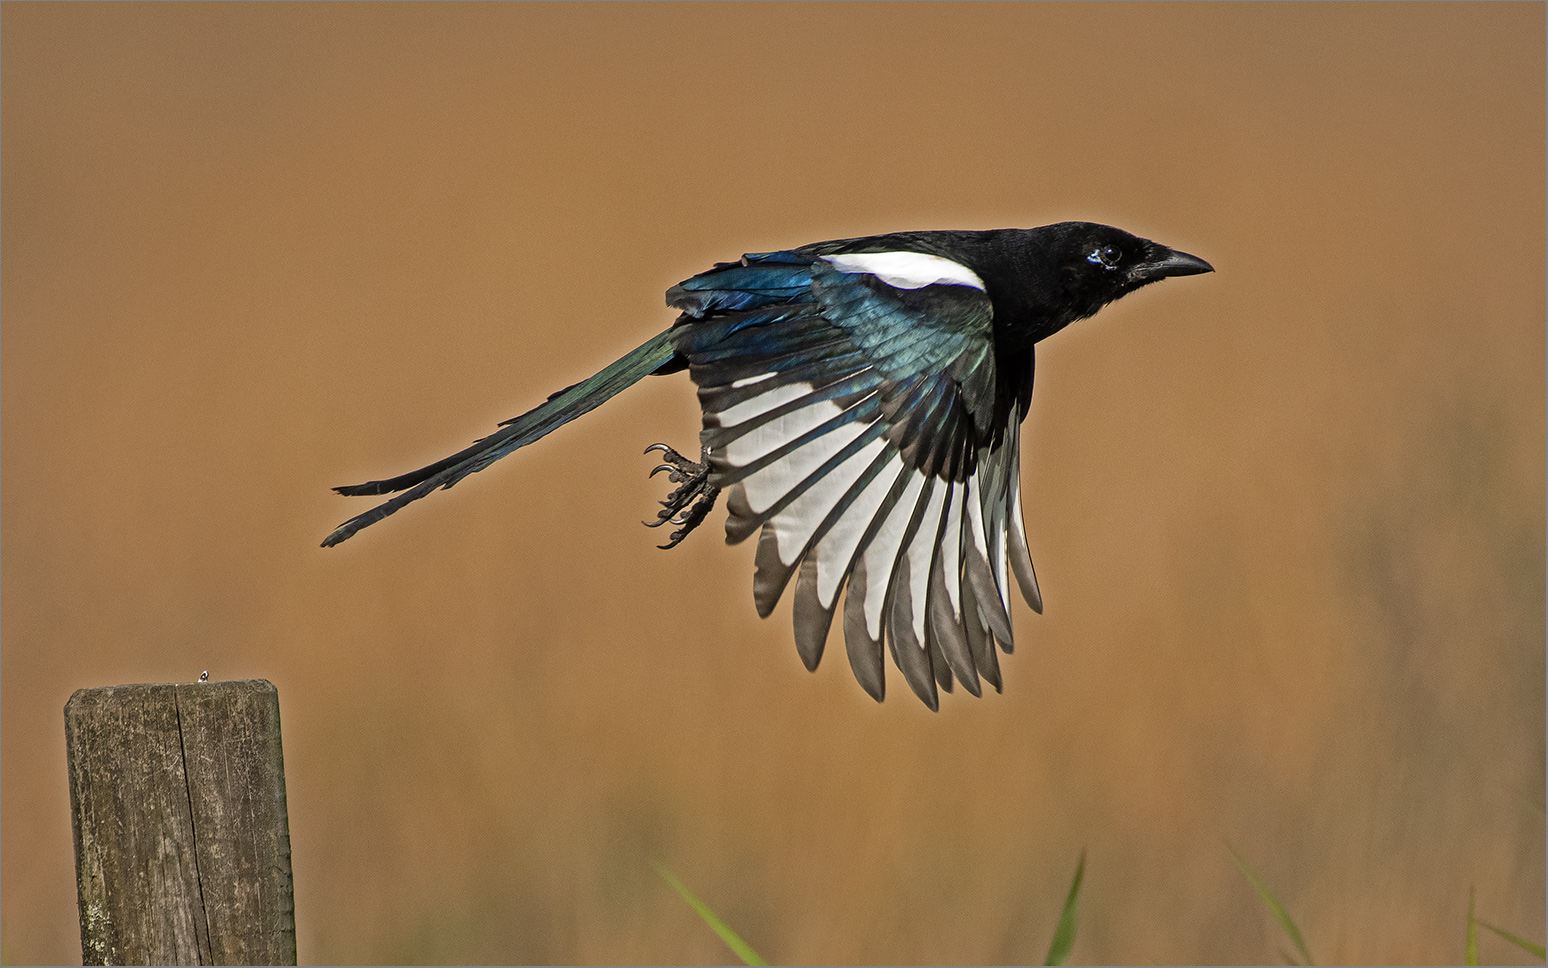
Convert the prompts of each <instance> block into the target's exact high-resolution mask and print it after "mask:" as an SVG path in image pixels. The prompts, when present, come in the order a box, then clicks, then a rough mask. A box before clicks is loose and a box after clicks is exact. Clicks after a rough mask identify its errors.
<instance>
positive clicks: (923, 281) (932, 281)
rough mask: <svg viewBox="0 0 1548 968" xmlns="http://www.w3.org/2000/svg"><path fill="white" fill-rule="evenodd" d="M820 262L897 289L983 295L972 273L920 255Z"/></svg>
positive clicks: (835, 258) (955, 264)
mask: <svg viewBox="0 0 1548 968" xmlns="http://www.w3.org/2000/svg"><path fill="white" fill-rule="evenodd" d="M823 261H824V262H826V263H828V264H829V265H831V266H832V267H833V268H835V269H837V270H838V271H840V272H851V273H853V272H868V273H870V274H871V275H873V276H875V277H877V278H878V279H880V280H881V281H882V282H885V283H886V284H887V285H889V286H893V287H896V288H898V289H922V288H924V287H925V286H971V287H973V288H974V289H977V290H979V291H980V292H985V291H987V290H985V289H984V281H983V280H982V279H980V278H978V273H976V272H974V271H973V270H972V269H969V268H968V267H967V266H965V265H963V264H962V263H960V262H953V261H951V260H950V259H946V258H942V257H941V256H938V255H926V254H925V253H923V252H856V253H852V254H847V255H827V256H823Z"/></svg>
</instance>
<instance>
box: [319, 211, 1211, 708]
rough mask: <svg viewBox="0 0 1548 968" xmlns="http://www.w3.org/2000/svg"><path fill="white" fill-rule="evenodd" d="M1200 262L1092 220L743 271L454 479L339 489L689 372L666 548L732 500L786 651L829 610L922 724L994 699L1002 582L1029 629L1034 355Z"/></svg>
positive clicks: (719, 271) (763, 604)
mask: <svg viewBox="0 0 1548 968" xmlns="http://www.w3.org/2000/svg"><path fill="white" fill-rule="evenodd" d="M1209 271H1211V267H1210V266H1209V264H1208V263H1206V262H1204V261H1203V260H1202V259H1199V258H1197V257H1195V256H1191V255H1187V254H1185V253H1181V252H1176V251H1174V250H1172V249H1169V248H1167V247H1166V246H1163V245H1159V244H1157V243H1154V242H1150V241H1148V240H1145V239H1141V238H1137V237H1136V236H1133V235H1130V234H1128V233H1126V232H1123V231H1121V230H1119V229H1115V228H1112V227H1110V226H1105V225H1096V224H1093V223H1089V222H1061V223H1058V224H1055V225H1046V226H1042V227H1040V228H1035V229H1000V230H994V231H988V232H963V231H942V232H902V233H894V234H890V235H879V236H870V237H866V238H858V239H841V240H836V241H832V242H819V243H815V244H813V245H807V246H803V247H801V248H798V249H791V250H786V251H780V252H765V253H754V254H749V255H746V256H743V257H742V258H741V259H740V260H739V261H736V262H727V263H720V264H718V265H716V266H715V267H714V268H712V269H710V270H709V271H707V272H703V273H700V274H699V275H696V276H694V277H692V278H690V279H687V280H684V281H683V282H681V283H679V284H678V285H676V286H673V287H672V288H671V289H670V290H668V292H667V303H668V305H670V306H672V307H673V308H675V309H677V310H679V311H680V313H681V315H679V316H678V318H677V321H676V322H675V323H674V324H673V325H672V327H671V328H670V329H668V330H667V331H666V332H664V333H661V334H658V335H657V336H655V337H653V338H652V339H651V340H649V341H647V342H646V343H645V344H643V345H642V346H640V347H639V348H637V349H636V350H634V351H633V352H631V353H629V354H628V355H626V356H625V357H623V358H622V359H620V360H619V361H618V362H616V363H614V364H612V365H611V366H609V367H607V368H605V369H604V370H602V371H601V372H600V373H598V374H596V375H595V376H593V377H591V378H589V379H587V380H583V381H581V382H580V383H577V384H575V385H574V386H571V387H568V388H566V389H565V390H562V391H560V392H558V393H556V394H554V395H553V396H552V397H550V398H549V400H548V401H547V402H546V403H544V404H542V405H541V406H539V407H537V408H535V409H533V410H531V411H529V412H528V413H525V414H523V415H521V416H520V417H516V418H514V419H512V420H510V421H507V422H506V423H505V424H503V425H502V427H501V429H500V430H498V431H496V432H495V433H494V434H491V435H490V436H489V437H486V438H484V439H483V440H480V441H478V442H477V443H475V444H473V445H472V446H471V447H468V448H466V449H465V450H462V451H460V452H458V453H456V454H453V455H452V456H451V457H448V458H446V459H445V460H441V461H437V462H436V463H434V464H431V465H429V466H428V467H425V468H421V469H420V470H418V471H414V472H411V473H409V474H404V475H401V476H399V477H395V478H391V479H388V480H383V481H373V482H369V483H366V484H360V485H354V486H350V487H340V488H337V490H338V491H339V492H340V493H341V494H346V495H375V494H389V493H393V492H402V493H400V494H398V496H396V497H394V498H393V499H392V500H390V501H387V502H386V503H384V504H382V505H379V506H378V507H376V508H373V509H371V510H370V511H367V512H365V513H364V514H361V515H359V516H357V517H355V518H352V519H350V520H349V521H347V522H345V523H344V524H343V525H341V526H340V527H339V528H338V529H337V530H335V531H334V532H333V533H332V534H330V535H329V536H328V537H327V539H325V540H324V542H323V544H324V546H330V545H334V544H337V543H338V542H340V541H343V540H344V539H346V538H348V537H349V536H350V535H352V534H354V533H355V532H356V531H358V530H359V529H360V528H363V527H365V526H366V525H369V524H372V523H374V522H376V521H379V520H381V519H382V518H384V517H386V516H387V515H389V514H392V513H394V512H395V511H397V510H398V509H399V508H400V507H402V506H403V505H405V504H407V503H409V502H410V501H413V500H416V499H418V498H420V497H423V496H424V495H425V494H428V493H430V492H431V491H433V490H435V489H437V488H441V487H450V486H452V485H453V484H455V483H456V482H457V481H459V480H461V479H462V478H463V477H466V476H467V475H468V474H471V473H473V472H474V471H478V470H482V469H483V468H484V467H487V466H488V465H489V464H491V463H493V462H494V461H495V460H498V459H499V458H500V457H503V456H505V455H506V454H508V453H510V452H511V451H513V450H516V449H518V448H520V447H523V446H526V445H527V444H530V443H532V442H533V441H535V440H537V439H538V438H540V437H542V436H544V435H545V434H547V433H549V432H550V431H552V430H554V429H556V428H557V427H560V426H562V425H563V424H565V423H568V422H569V421H570V420H573V419H575V418H576V417H578V416H580V415H581V414H584V413H586V412H588V411H590V410H591V409H593V408H595V407H596V406H598V405H600V404H601V403H603V402H604V401H606V400H607V399H609V398H610V397H612V396H613V395H615V394H617V393H618V392H620V391H621V390H623V389H625V388H626V387H628V386H630V385H632V384H633V383H635V382H636V381H638V380H639V379H641V378H643V377H645V376H647V375H649V374H652V373H655V374H665V373H672V372H677V371H679V370H682V369H687V370H688V372H689V375H690V377H691V378H692V380H693V382H694V383H695V384H697V386H698V392H699V402H700V405H701V408H702V410H703V413H704V430H703V432H702V434H701V438H700V445H701V450H702V458H701V460H699V461H693V460H691V459H689V458H686V457H683V456H682V455H680V454H678V453H677V452H676V451H674V450H672V449H671V448H669V447H666V446H665V445H662V444H657V445H652V447H651V448H649V449H650V450H660V451H662V453H663V455H664V457H665V463H663V464H662V465H661V466H660V467H658V468H657V470H658V471H659V470H666V471H668V472H669V474H670V479H671V481H672V482H673V483H675V484H677V485H678V487H677V488H676V489H675V490H674V491H673V492H672V494H671V495H669V496H668V498H667V500H666V501H665V502H663V506H664V510H663V511H661V512H660V514H659V516H658V520H657V521H656V522H654V524H656V525H661V524H667V523H671V524H674V525H676V526H677V530H676V531H674V532H673V534H672V536H671V539H670V540H669V542H668V544H667V545H666V546H665V547H673V546H675V545H676V544H677V543H678V542H680V541H681V540H682V539H683V538H684V537H686V536H687V534H688V533H690V532H691V531H693V529H694V528H696V527H697V526H698V524H699V523H701V522H702V521H703V520H704V518H705V516H706V515H707V514H708V513H709V511H710V510H711V509H712V507H713V506H714V504H715V501H716V498H717V497H718V495H719V493H720V492H721V491H722V490H724V491H726V493H727V500H726V506H727V510H728V518H727V522H726V536H727V540H728V541H730V542H736V541H741V540H743V539H745V538H748V537H751V536H752V535H753V534H754V533H757V534H759V539H758V544H757V550H756V552H755V555H754V563H755V566H756V570H755V573H754V578H753V597H754V601H755V603H756V605H757V608H758V613H759V614H760V615H763V616H767V615H768V614H769V612H770V611H772V610H773V608H774V606H775V604H776V603H777V602H778V600H779V599H780V598H781V597H782V596H783V594H784V593H785V591H786V590H787V589H788V588H789V587H790V585H791V583H792V582H794V585H795V591H794V596H793V597H794V604H793V617H794V622H795V637H796V645H797V650H798V652H799V654H800V656H801V659H802V661H803V662H804V663H805V664H806V666H807V667H808V668H815V667H816V666H817V663H818V661H819V660H820V659H821V657H822V653H823V650H824V646H825V643H826V640H827V636H828V632H829V630H830V628H831V626H832V623H833V618H834V616H835V614H836V612H837V609H838V596H839V593H840V591H843V594H844V596H845V603H844V609H843V618H842V625H843V630H844V638H845V646H846V651H847V653H848V655H849V659H850V664H851V666H852V667H853V669H854V672H855V676H856V678H857V680H858V681H859V682H860V684H861V686H862V687H864V688H865V690H866V691H867V692H869V693H870V694H871V695H872V696H874V697H875V698H876V699H878V700H880V699H881V698H882V697H883V695H884V694H885V677H884V672H883V644H884V643H885V646H886V651H889V652H890V653H891V654H892V657H893V661H894V663H895V664H896V665H897V667H898V669H899V670H900V671H901V672H902V673H903V676H904V679H905V680H906V681H907V682H908V684H909V686H910V688H911V689H912V690H913V691H914V692H915V694H916V695H918V696H919V697H920V698H921V699H922V700H923V701H924V702H925V703H926V704H927V705H929V706H930V707H931V708H932V709H934V708H936V707H937V705H938V695H937V689H938V688H939V689H944V690H947V691H950V690H951V689H952V688H953V685H954V683H955V682H961V683H963V685H964V687H965V688H966V689H968V691H970V692H972V693H973V694H974V695H978V694H979V693H980V684H979V680H980V679H983V680H984V681H987V682H988V683H989V684H990V685H991V686H993V687H994V688H995V689H996V690H998V689H999V688H1000V687H1001V677H1000V671H999V664H998V659H997V657H996V655H995V647H996V644H998V645H999V647H1000V649H1002V650H1003V651H1005V652H1009V651H1010V650H1011V646H1012V644H1013V642H1012V627H1011V617H1010V597H1009V586H1010V581H1011V580H1012V577H1014V580H1015V582H1016V584H1017V585H1018V586H1019V588H1020V591H1021V593H1022V596H1023V597H1024V598H1025V599H1026V601H1027V603H1028V604H1029V605H1030V606H1031V607H1032V608H1033V609H1035V610H1037V611H1042V597H1041V593H1040V592H1039V590H1038V586H1037V578H1036V575H1035V573H1034V571H1033V568H1032V559H1031V556H1030V554H1029V552H1028V549H1027V542H1026V536H1025V530H1024V526H1023V524H1022V517H1021V499H1020V453H1019V450H1020V447H1019V442H1020V425H1021V421H1022V419H1023V418H1024V417H1025V416H1026V413H1027V408H1028V405H1029V404H1030V401H1031V395H1032V379H1033V371H1034V358H1035V357H1034V345H1035V344H1036V343H1037V342H1038V341H1039V340H1042V339H1044V338H1046V337H1048V336H1050V335H1052V334H1053V333H1056V332H1058V331H1059V330H1060V329H1063V328H1064V327H1065V326H1068V325H1069V324H1070V323H1072V322H1074V321H1076V320H1078V319H1081V318H1084V317H1086V316H1090V315H1091V314H1093V313H1095V312H1096V311H1097V310H1099V309H1100V308H1101V307H1102V306H1104V305H1106V304H1107V303H1109V302H1111V301H1113V300H1114V299H1117V298H1119V297H1121V296H1123V295H1125V294H1126V293H1128V292H1132V291H1133V290H1135V289H1137V288H1139V287H1141V286H1144V285H1148V284H1149V283H1152V282H1155V281H1158V280H1160V279H1163V278H1166V277H1168V276H1175V275H1191V274H1195V273H1200V272H1209Z"/></svg>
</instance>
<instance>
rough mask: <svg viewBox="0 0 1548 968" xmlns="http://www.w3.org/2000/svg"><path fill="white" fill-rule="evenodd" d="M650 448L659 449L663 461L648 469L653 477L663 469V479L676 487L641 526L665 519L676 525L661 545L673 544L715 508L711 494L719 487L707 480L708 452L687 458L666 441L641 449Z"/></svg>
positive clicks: (717, 492)
mask: <svg viewBox="0 0 1548 968" xmlns="http://www.w3.org/2000/svg"><path fill="white" fill-rule="evenodd" d="M653 450H659V451H661V459H662V460H663V461H664V462H665V463H662V464H659V465H657V467H656V468H655V470H652V471H651V472H650V476H651V477H655V476H656V475H657V474H659V473H661V472H662V471H666V472H667V480H668V481H671V482H672V483H673V484H676V485H677V487H676V488H675V489H674V490H673V491H672V493H671V494H668V495H667V496H666V500H665V501H662V502H661V510H660V511H657V512H656V520H654V521H646V522H645V527H647V528H659V527H661V526H662V525H663V524H667V523H668V522H670V523H672V524H675V525H678V526H679V527H678V529H677V530H676V531H673V532H672V536H671V537H670V538H668V539H667V543H666V544H664V545H660V546H659V547H661V548H675V547H677V546H678V545H679V544H681V543H682V540H683V539H684V538H686V537H688V535H689V534H691V533H692V532H693V529H694V528H697V527H698V526H699V525H700V524H702V523H703V522H704V518H705V517H706V516H708V514H709V513H710V511H712V510H714V508H715V498H717V497H719V496H720V488H718V487H716V486H715V485H713V484H711V483H710V482H709V477H710V462H709V455H708V454H702V455H701V457H700V459H699V460H698V461H691V460H689V459H688V458H686V457H684V456H683V455H682V454H679V453H678V452H677V451H675V450H673V449H672V448H670V447H668V446H667V445H666V444H651V445H650V446H649V447H647V448H645V453H647V454H648V453H650V452H651V451H653Z"/></svg>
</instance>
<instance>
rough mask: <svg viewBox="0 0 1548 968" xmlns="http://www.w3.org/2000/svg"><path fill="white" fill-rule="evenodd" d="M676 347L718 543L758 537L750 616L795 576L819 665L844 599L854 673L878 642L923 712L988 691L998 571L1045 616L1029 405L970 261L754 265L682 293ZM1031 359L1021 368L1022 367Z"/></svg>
mask: <svg viewBox="0 0 1548 968" xmlns="http://www.w3.org/2000/svg"><path fill="white" fill-rule="evenodd" d="M667 295H668V302H669V303H671V304H672V305H674V306H676V307H677V308H679V309H681V310H683V316H682V317H680V319H679V320H678V323H677V325H676V327H674V329H673V330H672V333H673V345H674V346H675V348H676V349H677V351H678V353H680V354H681V355H682V356H684V357H686V358H687V360H688V362H689V368H690V373H691V375H692V377H693V380H694V382H695V383H697V384H698V386H699V401H700V404H701V405H702V408H703V411H704V430H703V434H702V440H703V444H704V446H705V449H706V451H707V452H708V455H709V459H710V462H711V467H712V478H711V480H712V481H713V482H714V483H715V484H717V485H719V486H721V487H723V488H726V489H727V495H728V496H727V507H728V509H729V511H730V517H729V518H728V520H727V523H726V536H727V540H728V541H729V542H732V543H734V542H737V541H741V540H743V539H745V538H748V537H750V536H751V535H752V534H754V533H755V532H761V533H760V535H759V539H758V550H757V553H756V565H757V571H756V574H755V576H754V579H753V595H754V599H755V601H756V603H757V606H758V611H759V614H760V615H764V616H767V615H768V614H769V612H770V611H772V610H773V608H774V605H775V604H776V603H777V602H778V600H779V598H780V596H781V595H782V594H783V592H784V590H785V589H786V588H787V587H788V586H789V584H790V582H791V580H792V578H793V579H794V580H795V599H794V618H795V637H796V645H797V648H798V650H799V651H800V654H801V658H802V660H803V661H804V662H805V664H806V666H807V668H816V666H817V663H818V661H819V660H820V659H821V657H822V652H823V648H824V645H825V643H826V641H827V636H828V631H829V629H830V627H831V625H832V621H833V616H834V613H835V611H836V610H837V605H838V596H839V592H840V590H841V589H844V588H846V587H847V592H846V595H845V604H844V618H843V628H844V638H845V644H846V648H847V651H848V654H849V660H850V664H851V666H852V667H853V668H854V672H855V677H856V678H857V679H858V680H859V681H860V684H861V685H862V686H863V687H864V688H865V689H866V691H867V692H869V693H870V694H871V695H872V696H874V697H875V698H877V699H881V698H882V696H883V695H884V689H885V680H884V674H883V668H882V644H883V642H884V641H885V642H886V644H887V646H888V648H889V650H890V651H891V653H892V656H893V661H894V662H895V663H896V664H897V666H898V668H899V669H900V670H901V671H902V672H903V675H904V677H905V679H907V681H908V683H909V685H910V687H911V688H912V689H913V690H914V692H915V693H916V694H917V695H919V697H920V698H921V699H923V700H924V701H925V703H926V704H927V705H929V706H930V707H931V708H932V709H934V708H936V707H937V705H938V699H937V695H936V685H937V683H938V684H939V685H940V686H941V687H942V688H944V689H947V690H950V689H951V688H952V682H953V678H955V679H960V680H961V681H962V683H963V684H964V686H965V687H966V688H967V689H968V690H969V691H970V692H972V693H973V694H974V695H978V694H979V692H980V686H979V678H980V677H982V678H984V679H986V680H987V681H988V682H989V683H990V684H991V685H993V686H994V687H995V688H996V689H999V688H1000V675H999V667H998V662H997V659H996V656H995V651H994V644H995V642H998V643H1000V645H1001V647H1002V648H1003V649H1004V650H1005V651H1007V652H1009V651H1010V648H1011V644H1012V635H1011V621H1010V597H1009V585H1008V579H1009V573H1010V572H1014V574H1015V575H1016V578H1017V579H1018V583H1019V584H1020V586H1021V590H1022V593H1023V595H1024V596H1025V597H1026V599H1027V601H1028V603H1029V604H1031V605H1032V607H1033V608H1034V609H1037V610H1039V611H1041V607H1042V605H1041V599H1040V598H1039V596H1038V591H1037V582H1036V578H1035V577H1034V575H1033V571H1032V562H1031V559H1030V557H1029V555H1028V554H1027V546H1026V538H1025V535H1024V532H1023V526H1022V520H1021V511H1020V487H1019V483H1018V479H1019V476H1020V475H1019V458H1018V441H1019V426H1020V421H1021V416H1022V413H1023V412H1024V409H1025V397H1026V394H1025V393H1013V394H1012V393H1007V391H1006V390H1005V388H1004V386H1003V385H1002V382H1001V380H1000V379H999V378H998V375H997V373H996V360H995V352H994V338H993V309H992V305H991V303H990V300H989V297H988V295H987V294H986V293H985V292H984V288H983V283H982V281H981V280H979V278H978V277H977V276H976V275H975V274H973V273H972V272H971V271H970V270H969V269H968V268H967V267H965V266H962V265H960V264H958V263H956V262H953V261H951V260H949V259H945V258H942V257H940V256H934V255H927V254H923V253H918V252H868V253H838V254H828V255H821V256H819V255H814V254H812V253H810V252H801V251H797V252H778V253H763V254H758V255H749V256H746V257H744V258H743V260H742V261H741V262H740V263H726V264H721V265H719V266H717V267H716V268H715V269H712V270H710V271H709V272H707V273H704V274H702V275H699V276H696V277H694V278H693V279H690V280H688V281H687V282H684V283H682V284H680V285H679V286H677V287H674V288H673V289H672V290H671V291H670V292H669V293H668V294H667ZM1029 360H1030V357H1029Z"/></svg>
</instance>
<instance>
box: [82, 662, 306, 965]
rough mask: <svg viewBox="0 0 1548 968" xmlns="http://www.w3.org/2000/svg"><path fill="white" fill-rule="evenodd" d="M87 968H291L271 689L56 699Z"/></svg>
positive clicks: (250, 685) (199, 686)
mask: <svg viewBox="0 0 1548 968" xmlns="http://www.w3.org/2000/svg"><path fill="white" fill-rule="evenodd" d="M65 745H66V748H67V751H68V755H69V768H70V813H71V816H72V826H73V827H74V830H75V877H76V889H77V892H78V895H79V898H80V908H81V958H82V961H83V963H84V964H87V965H131V964H141V965H156V964H161V965H293V964H295V963H296V922H295V907H294V902H293V896H292V893H291V883H290V822H289V819H288V817H287V815H286V812H285V758H284V754H283V753H282V752H281V749H280V720H279V693H278V691H277V690H275V688H274V686H273V684H272V683H270V682H268V681H266V680H263V679H249V680H245V681H239V682H188V683H178V684H175V685H174V684H172V683H161V684H155V685H134V686H109V687H107V688H105V689H82V690H79V691H78V692H76V693H75V695H73V696H71V697H70V701H69V702H68V703H66V704H65Z"/></svg>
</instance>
